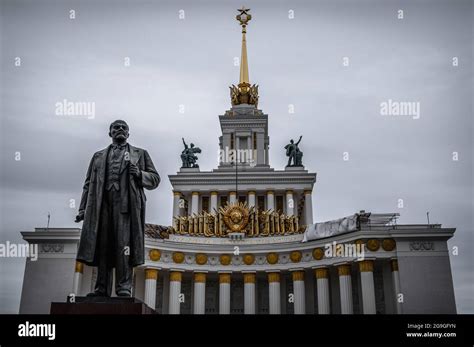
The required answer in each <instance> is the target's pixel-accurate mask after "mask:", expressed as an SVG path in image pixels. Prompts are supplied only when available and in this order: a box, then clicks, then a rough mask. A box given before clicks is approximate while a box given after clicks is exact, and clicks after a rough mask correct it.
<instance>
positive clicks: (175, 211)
mask: <svg viewBox="0 0 474 347" xmlns="http://www.w3.org/2000/svg"><path fill="white" fill-rule="evenodd" d="M180 199H181V193H180V192H173V217H175V216H181V210H180V208H179V200H180Z"/></svg>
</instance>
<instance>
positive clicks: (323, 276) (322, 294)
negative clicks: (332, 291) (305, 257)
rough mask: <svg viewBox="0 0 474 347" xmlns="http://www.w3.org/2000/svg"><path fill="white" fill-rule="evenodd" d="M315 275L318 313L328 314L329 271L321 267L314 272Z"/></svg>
mask: <svg viewBox="0 0 474 347" xmlns="http://www.w3.org/2000/svg"><path fill="white" fill-rule="evenodd" d="M314 274H315V275H316V286H317V293H318V313H319V314H330V313H331V306H330V299H329V269H328V268H327V267H321V268H317V269H315V270H314Z"/></svg>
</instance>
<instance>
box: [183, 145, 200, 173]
mask: <svg viewBox="0 0 474 347" xmlns="http://www.w3.org/2000/svg"><path fill="white" fill-rule="evenodd" d="M183 144H184V149H183V151H182V152H181V160H182V162H183V165H182V166H181V167H184V168H193V167H194V168H198V167H199V165H198V164H197V163H196V162H197V160H198V157H197V156H196V153H201V149H200V148H199V147H194V143H191V144H190V145H189V146H188V144H187V143H186V142H185V141H184V138H183Z"/></svg>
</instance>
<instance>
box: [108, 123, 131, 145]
mask: <svg viewBox="0 0 474 347" xmlns="http://www.w3.org/2000/svg"><path fill="white" fill-rule="evenodd" d="M109 136H110V137H111V138H112V139H113V140H117V141H119V142H123V141H125V140H126V139H128V136H129V133H128V124H127V122H125V121H124V120H116V121H114V122H113V123H112V124H110V127H109Z"/></svg>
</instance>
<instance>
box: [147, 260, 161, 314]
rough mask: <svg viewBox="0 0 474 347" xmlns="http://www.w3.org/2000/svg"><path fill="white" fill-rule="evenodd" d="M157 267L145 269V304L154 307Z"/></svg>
mask: <svg viewBox="0 0 474 347" xmlns="http://www.w3.org/2000/svg"><path fill="white" fill-rule="evenodd" d="M157 279H158V270H157V269H145V304H147V305H148V306H149V307H151V308H152V309H155V307H156V280H157Z"/></svg>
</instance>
